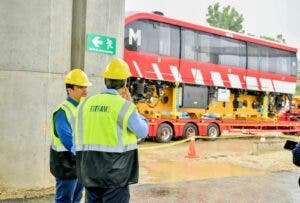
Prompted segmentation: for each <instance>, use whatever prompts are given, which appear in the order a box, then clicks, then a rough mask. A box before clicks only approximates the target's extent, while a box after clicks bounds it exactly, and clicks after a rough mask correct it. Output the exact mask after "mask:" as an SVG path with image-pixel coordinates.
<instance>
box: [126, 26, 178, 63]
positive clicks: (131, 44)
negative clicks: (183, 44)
mask: <svg viewBox="0 0 300 203" xmlns="http://www.w3.org/2000/svg"><path fill="white" fill-rule="evenodd" d="M179 36H180V31H179V28H178V27H176V26H172V25H169V24H166V23H160V22H156V21H152V20H138V21H135V22H133V23H130V24H128V25H126V28H125V42H124V44H125V47H126V48H127V49H128V50H132V51H140V52H146V53H151V54H160V55H166V56H173V57H179V46H180V39H179Z"/></svg>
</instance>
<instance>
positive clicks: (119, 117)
mask: <svg viewBox="0 0 300 203" xmlns="http://www.w3.org/2000/svg"><path fill="white" fill-rule="evenodd" d="M135 109H136V106H135V105H134V104H133V103H132V102H130V101H127V100H125V99H123V98H122V97H121V96H120V95H115V94H108V93H103V94H97V95H94V96H91V97H89V98H87V99H86V100H84V101H83V102H82V103H81V104H80V105H79V107H78V118H77V120H76V127H75V144H76V151H99V152H126V151H130V150H133V149H137V137H136V135H135V134H134V133H133V132H131V131H130V130H128V128H127V125H128V119H129V117H130V115H131V114H132V112H133V111H134V110H135Z"/></svg>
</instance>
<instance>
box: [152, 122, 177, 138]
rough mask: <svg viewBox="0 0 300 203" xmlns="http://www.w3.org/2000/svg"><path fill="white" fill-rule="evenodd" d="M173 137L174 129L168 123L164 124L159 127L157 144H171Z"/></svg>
mask: <svg viewBox="0 0 300 203" xmlns="http://www.w3.org/2000/svg"><path fill="white" fill-rule="evenodd" d="M172 137H173V129H172V127H171V126H170V125H169V124H167V123H162V124H160V125H159V127H158V129H157V134H156V141H157V142H169V141H170V140H171V139H172Z"/></svg>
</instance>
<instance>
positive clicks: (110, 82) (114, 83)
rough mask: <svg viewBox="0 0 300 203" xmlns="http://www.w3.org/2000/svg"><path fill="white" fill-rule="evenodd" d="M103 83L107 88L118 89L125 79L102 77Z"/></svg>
mask: <svg viewBox="0 0 300 203" xmlns="http://www.w3.org/2000/svg"><path fill="white" fill-rule="evenodd" d="M104 82H105V85H106V87H107V88H109V89H116V90H117V89H120V88H122V87H124V86H125V84H126V80H115V79H108V78H105V79H104Z"/></svg>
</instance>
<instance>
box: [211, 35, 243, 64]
mask: <svg viewBox="0 0 300 203" xmlns="http://www.w3.org/2000/svg"><path fill="white" fill-rule="evenodd" d="M211 50H212V51H211V52H212V54H214V55H216V56H218V64H221V65H225V66H234V67H241V68H246V43H245V42H243V41H238V40H235V39H229V38H225V37H221V36H213V39H212V43H211Z"/></svg>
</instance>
